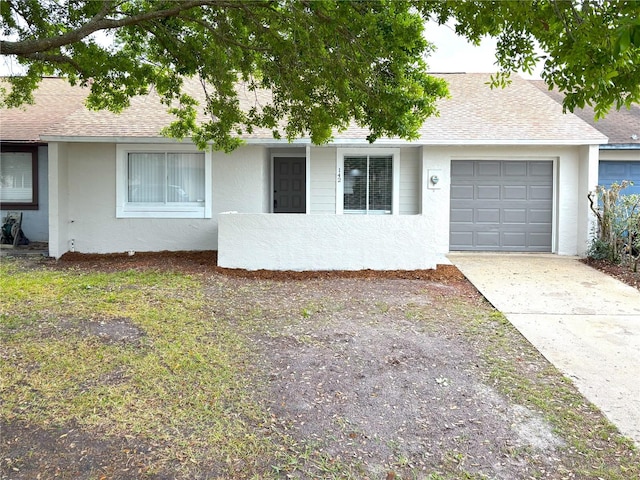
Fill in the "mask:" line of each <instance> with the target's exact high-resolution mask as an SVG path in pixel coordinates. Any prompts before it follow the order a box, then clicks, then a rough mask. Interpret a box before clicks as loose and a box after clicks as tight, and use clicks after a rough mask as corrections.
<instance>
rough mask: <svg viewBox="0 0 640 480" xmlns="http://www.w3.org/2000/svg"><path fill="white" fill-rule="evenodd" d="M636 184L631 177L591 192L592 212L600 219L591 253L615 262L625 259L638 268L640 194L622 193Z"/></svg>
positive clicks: (590, 247)
mask: <svg viewBox="0 0 640 480" xmlns="http://www.w3.org/2000/svg"><path fill="white" fill-rule="evenodd" d="M630 185H633V183H632V182H630V181H628V180H623V181H622V182H620V183H614V184H612V185H611V187H610V188H606V187H604V186H602V185H598V186H597V187H596V189H595V191H593V192H590V193H589V195H588V199H589V204H590V208H591V211H592V212H593V213H594V214H595V216H596V219H597V221H598V223H597V228H596V234H595V236H594V238H593V240H592V241H591V244H590V246H589V249H588V251H587V256H588V257H589V258H593V259H596V260H607V261H609V262H612V263H619V262H623V263H625V264H628V265H630V266H631V267H632V268H633V270H634V271H637V269H638V261H639V260H640V195H621V193H620V192H621V191H622V190H624V189H625V188H627V187H628V186H630Z"/></svg>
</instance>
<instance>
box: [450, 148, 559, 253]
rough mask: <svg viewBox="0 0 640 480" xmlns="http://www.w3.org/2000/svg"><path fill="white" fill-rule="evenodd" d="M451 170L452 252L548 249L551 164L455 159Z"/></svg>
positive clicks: (549, 249) (550, 208)
mask: <svg viewBox="0 0 640 480" xmlns="http://www.w3.org/2000/svg"><path fill="white" fill-rule="evenodd" d="M451 172H452V175H451V212H450V213H451V216H450V219H451V225H450V248H451V250H486V251H514V252H517V251H536V252H548V251H551V222H552V208H553V162H552V161H486V160H475V161H467V160H464V161H458V160H454V161H452V163H451ZM470 188H473V192H474V193H473V196H470Z"/></svg>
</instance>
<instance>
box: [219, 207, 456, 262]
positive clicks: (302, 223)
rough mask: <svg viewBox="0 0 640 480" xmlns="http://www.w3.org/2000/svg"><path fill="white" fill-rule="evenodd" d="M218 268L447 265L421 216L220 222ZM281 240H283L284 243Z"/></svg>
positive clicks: (236, 217)
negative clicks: (432, 242)
mask: <svg viewBox="0 0 640 480" xmlns="http://www.w3.org/2000/svg"><path fill="white" fill-rule="evenodd" d="M219 228H220V239H219V251H218V265H220V266H222V267H226V268H243V269H248V270H255V269H268V270H362V269H375V270H415V269H430V268H435V267H436V265H437V264H439V263H449V261H448V260H447V258H446V257H445V256H444V255H443V254H441V253H439V252H435V251H434V250H433V248H432V246H431V245H429V243H428V242H426V241H425V238H428V236H429V230H430V225H429V222H428V220H427V218H425V217H423V216H421V215H295V214H280V215H251V214H244V215H243V214H223V215H220V217H219ZM285 239H286V241H285Z"/></svg>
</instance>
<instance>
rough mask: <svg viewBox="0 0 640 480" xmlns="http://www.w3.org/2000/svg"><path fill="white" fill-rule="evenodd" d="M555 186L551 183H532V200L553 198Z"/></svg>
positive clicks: (530, 194) (530, 196)
mask: <svg viewBox="0 0 640 480" xmlns="http://www.w3.org/2000/svg"><path fill="white" fill-rule="evenodd" d="M552 198H553V187H552V186H551V185H531V186H530V187H529V199H530V200H551V199H552Z"/></svg>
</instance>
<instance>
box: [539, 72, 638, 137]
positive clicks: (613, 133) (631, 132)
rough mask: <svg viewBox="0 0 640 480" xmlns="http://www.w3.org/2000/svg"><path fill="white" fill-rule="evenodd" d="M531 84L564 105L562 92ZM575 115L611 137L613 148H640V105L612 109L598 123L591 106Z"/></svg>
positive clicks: (543, 84)
mask: <svg viewBox="0 0 640 480" xmlns="http://www.w3.org/2000/svg"><path fill="white" fill-rule="evenodd" d="M531 83H532V84H533V85H535V86H536V87H537V88H538V89H539V90H541V91H542V92H544V93H546V94H547V95H548V96H549V97H550V98H552V99H553V100H554V101H556V102H557V103H559V104H562V101H563V100H564V95H563V94H562V93H561V92H559V91H558V90H549V88H548V87H547V85H546V84H545V83H544V81H542V80H531ZM573 113H574V114H575V115H576V116H578V117H580V118H581V119H582V120H584V121H585V122H587V123H588V124H589V125H591V126H592V127H593V128H595V129H597V130H598V131H600V132H601V133H602V134H603V135H606V136H607V137H609V144H611V145H610V146H611V147H614V148H615V147H620V146H628V147H631V148H640V105H637V104H633V105H631V108H630V109H626V108H624V107H623V108H622V109H620V110H616V109H612V110H611V111H610V112H609V113H608V114H607V116H606V117H605V118H602V119H600V120H598V121H596V120H595V115H596V113H595V110H594V109H593V107H590V106H589V105H587V106H585V108H581V109H576V110H575V111H574V112H573Z"/></svg>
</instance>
